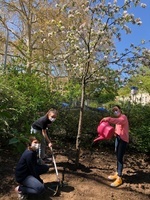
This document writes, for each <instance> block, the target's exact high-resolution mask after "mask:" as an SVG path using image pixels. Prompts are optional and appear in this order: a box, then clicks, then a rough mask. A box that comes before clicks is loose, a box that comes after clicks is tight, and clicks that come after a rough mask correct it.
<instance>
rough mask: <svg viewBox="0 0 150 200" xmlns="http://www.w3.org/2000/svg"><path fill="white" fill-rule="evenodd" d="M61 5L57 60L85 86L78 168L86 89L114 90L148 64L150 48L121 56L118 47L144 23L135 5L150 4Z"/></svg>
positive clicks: (99, 1)
mask: <svg viewBox="0 0 150 200" xmlns="http://www.w3.org/2000/svg"><path fill="white" fill-rule="evenodd" d="M58 2H59V3H58V4H56V5H55V6H56V8H57V10H58V11H59V13H61V14H62V16H64V19H65V20H64V19H63V18H62V20H60V21H59V22H58V21H53V22H54V23H55V24H56V26H57V27H58V30H59V34H62V35H63V37H62V40H61V44H63V45H62V46H63V47H62V46H61V48H60V52H59V54H58V55H57V58H56V60H57V62H59V61H60V62H62V61H63V64H62V65H63V66H65V69H66V72H67V73H68V76H71V77H73V78H74V79H76V80H78V82H79V83H80V85H81V104H80V117H79V124H78V133H77V139H76V150H77V157H76V164H77V165H78V163H79V155H80V139H81V132H82V118H83V111H84V102H85V93H86V89H87V87H88V86H89V85H90V84H91V83H93V82H98V83H99V84H103V85H105V87H106V88H107V86H108V84H109V83H110V82H112V83H113V87H116V86H117V83H118V81H121V78H120V77H121V74H122V73H123V72H126V73H127V74H131V73H133V72H135V71H136V69H138V67H139V65H140V64H141V63H142V62H143V60H145V61H146V57H145V56H144V52H148V51H147V50H146V49H142V48H141V47H140V46H138V47H136V46H134V44H131V48H130V49H125V51H124V52H122V53H121V54H119V53H118V52H117V49H116V44H115V41H116V40H118V41H120V40H121V32H122V31H125V32H126V33H127V34H130V33H131V30H130V28H129V27H128V24H135V25H141V24H142V22H141V20H140V18H135V17H134V15H133V14H129V12H128V9H130V8H131V6H135V7H137V6H142V7H143V8H145V7H146V5H145V4H142V3H140V0H125V1H124V3H123V4H122V5H120V4H118V3H117V0H113V1H106V0H89V1H82V0H80V1H78V0H76V1H75V0H74V1H71V2H70V1H58ZM64 2H65V3H64ZM57 32H58V31H57ZM50 34H54V33H50ZM145 54H146V53H145ZM143 58H144V59H143ZM113 66H115V69H116V66H118V67H117V70H113Z"/></svg>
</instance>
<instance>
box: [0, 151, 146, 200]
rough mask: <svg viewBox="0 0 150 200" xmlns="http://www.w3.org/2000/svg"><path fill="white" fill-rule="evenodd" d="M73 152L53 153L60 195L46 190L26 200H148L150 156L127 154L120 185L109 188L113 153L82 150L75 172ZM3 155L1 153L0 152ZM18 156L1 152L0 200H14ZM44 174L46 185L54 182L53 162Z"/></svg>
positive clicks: (113, 170)
mask: <svg viewBox="0 0 150 200" xmlns="http://www.w3.org/2000/svg"><path fill="white" fill-rule="evenodd" d="M74 153H75V152H74V151H73V150H70V149H69V150H66V151H64V152H61V151H60V150H55V156H56V163H57V168H58V172H59V178H60V180H61V185H60V188H59V192H58V194H57V195H56V196H53V192H52V191H50V190H46V192H45V194H43V195H41V196H29V200H33V199H36V200H41V199H43V200H149V199H150V157H149V156H148V155H145V154H136V153H134V154H130V155H129V154H128V153H127V154H126V155H125V161H124V163H125V164H124V171H123V184H122V185H121V186H119V187H118V188H112V187H110V183H111V181H109V180H108V179H107V177H108V175H110V174H111V173H112V172H115V169H116V157H115V154H114V153H113V152H108V151H107V152H102V151H100V150H98V151H96V152H93V153H92V154H91V152H89V151H82V155H81V158H80V164H79V168H78V170H75V165H74V162H73V160H71V159H72V158H73V157H74ZM1 154H2V153H1ZM18 158H19V157H18V156H12V154H11V152H6V151H5V152H3V155H1V156H0V163H1V164H0V200H10V199H12V200H15V199H17V195H16V193H15V192H14V188H15V187H16V186H17V183H16V182H15V179H14V169H15V166H16V163H17V161H18ZM50 166H51V167H50V170H49V172H48V173H47V174H43V175H42V176H41V178H42V179H43V181H44V183H45V185H46V186H51V185H52V184H53V183H54V182H57V177H56V173H55V169H54V166H53V163H51V164H50Z"/></svg>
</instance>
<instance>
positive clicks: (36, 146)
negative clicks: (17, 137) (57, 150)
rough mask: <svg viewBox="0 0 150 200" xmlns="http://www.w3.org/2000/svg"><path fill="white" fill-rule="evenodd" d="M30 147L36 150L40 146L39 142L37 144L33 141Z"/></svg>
mask: <svg viewBox="0 0 150 200" xmlns="http://www.w3.org/2000/svg"><path fill="white" fill-rule="evenodd" d="M31 147H32V148H34V149H35V150H38V149H39V148H40V144H38V143H33V144H32V145H31Z"/></svg>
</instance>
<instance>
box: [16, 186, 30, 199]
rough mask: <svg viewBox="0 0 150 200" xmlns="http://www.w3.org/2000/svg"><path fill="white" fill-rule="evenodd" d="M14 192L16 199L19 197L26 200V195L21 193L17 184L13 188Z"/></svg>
mask: <svg viewBox="0 0 150 200" xmlns="http://www.w3.org/2000/svg"><path fill="white" fill-rule="evenodd" d="M15 192H16V193H17V195H18V199H19V200H27V198H28V196H27V195H25V194H22V192H21V191H19V186H17V187H16V188H15Z"/></svg>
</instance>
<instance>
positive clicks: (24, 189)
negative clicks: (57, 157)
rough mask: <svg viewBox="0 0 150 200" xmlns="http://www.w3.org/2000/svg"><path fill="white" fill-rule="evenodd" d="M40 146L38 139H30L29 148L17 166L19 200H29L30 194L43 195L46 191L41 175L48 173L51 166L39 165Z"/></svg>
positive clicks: (16, 176) (16, 189)
mask: <svg viewBox="0 0 150 200" xmlns="http://www.w3.org/2000/svg"><path fill="white" fill-rule="evenodd" d="M39 145H40V144H39V141H38V140H37V139H36V137H30V138H29V144H28V147H27V149H26V150H25V151H24V152H23V154H22V156H21V158H20V160H19V162H18V164H17V166H16V169H15V178H16V181H17V182H18V183H19V186H17V187H16V188H15V191H16V193H17V195H18V198H19V199H27V195H28V194H42V193H43V192H44V190H45V188H44V184H43V180H42V179H41V178H40V175H41V174H44V173H46V172H47V171H48V170H49V166H48V165H39V164H37V151H38V148H39Z"/></svg>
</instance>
